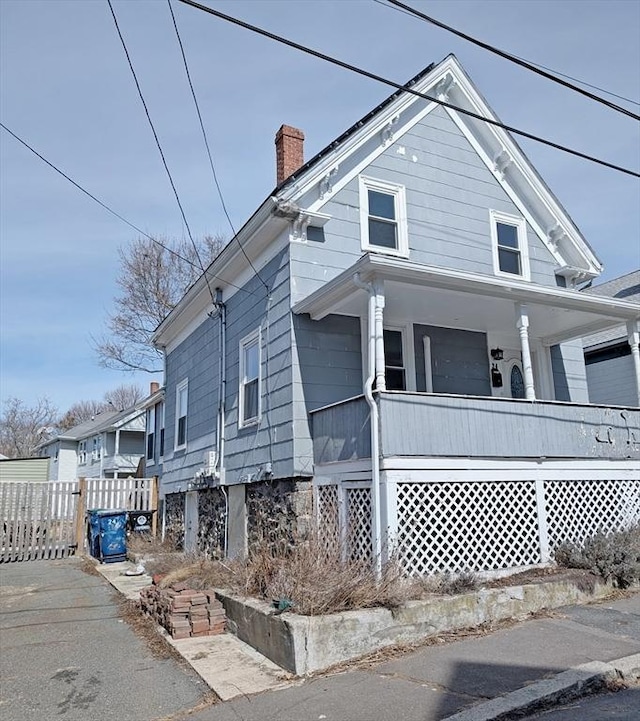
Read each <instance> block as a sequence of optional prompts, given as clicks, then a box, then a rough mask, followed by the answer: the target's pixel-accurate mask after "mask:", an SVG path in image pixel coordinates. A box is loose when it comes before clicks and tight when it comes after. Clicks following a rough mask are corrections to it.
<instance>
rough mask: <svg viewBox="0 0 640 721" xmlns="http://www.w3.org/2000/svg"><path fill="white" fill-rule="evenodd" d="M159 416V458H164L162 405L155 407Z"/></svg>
mask: <svg viewBox="0 0 640 721" xmlns="http://www.w3.org/2000/svg"><path fill="white" fill-rule="evenodd" d="M156 408H157V409H158V413H159V415H160V458H162V457H163V456H164V403H158V405H157V406H156Z"/></svg>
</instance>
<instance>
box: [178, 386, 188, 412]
mask: <svg viewBox="0 0 640 721" xmlns="http://www.w3.org/2000/svg"><path fill="white" fill-rule="evenodd" d="M186 415H187V389H186V388H181V389H180V390H179V391H178V416H186Z"/></svg>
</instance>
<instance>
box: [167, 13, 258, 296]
mask: <svg viewBox="0 0 640 721" xmlns="http://www.w3.org/2000/svg"><path fill="white" fill-rule="evenodd" d="M167 4H168V5H169V12H170V13H171V19H172V20H173V27H174V29H175V31H176V37H177V38H178V45H179V46H180V53H181V54H182V62H183V64H184V69H185V72H186V74H187V80H188V82H189V88H191V96H192V97H193V102H194V105H195V106H196V113H197V114H198V121H199V122H200V129H201V130H202V137H203V139H204V145H205V147H206V149H207V155H208V157H209V165H210V166H211V173H212V174H213V182H214V183H215V186H216V188H217V190H218V196H219V198H220V204H221V205H222V210H223V211H224V214H225V216H226V218H227V220H228V221H229V227H230V228H231V232H232V233H233V239H235V240H236V241H237V243H238V246H239V247H240V250H241V251H242V254H243V255H244V257H245V258H246V259H247V262H248V263H249V265H250V266H251V269H252V270H253V272H254V273H255V274H256V276H257V277H258V279H259V280H260V282H261V283H262V285H263V286H264V287H265V288H266V290H267V292H268V291H269V286H268V285H267V284H266V282H265V281H264V280H263V279H262V276H261V275H260V273H259V272H258V269H257V268H256V267H255V266H254V264H253V262H252V261H251V258H249V256H248V255H247V252H246V250H245V249H244V245H243V244H242V242H241V240H240V238H238V234H237V233H236V229H235V228H234V227H233V223H232V222H231V218H230V216H229V213H228V211H227V206H226V204H225V202H224V196H223V195H222V189H221V188H220V183H219V182H218V175H217V173H216V168H215V164H214V162H213V157H212V155H211V149H210V148H209V140H208V138H207V133H206V131H205V129H204V123H203V121H202V114H201V113H200V105H199V104H198V98H197V97H196V91H195V89H194V87H193V82H192V81H191V73H190V72H189V64H188V63H187V56H186V54H185V52H184V46H183V44H182V38H181V37H180V31H179V30H178V23H177V22H176V16H175V14H174V12H173V5H172V4H171V0H167Z"/></svg>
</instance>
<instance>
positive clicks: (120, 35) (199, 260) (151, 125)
mask: <svg viewBox="0 0 640 721" xmlns="http://www.w3.org/2000/svg"><path fill="white" fill-rule="evenodd" d="M107 4H108V5H109V10H111V16H112V17H113V22H114V23H115V26H116V31H117V32H118V37H119V38H120V42H121V43H122V49H123V50H124V54H125V55H126V57H127V62H128V63H129V69H130V70H131V74H132V75H133V80H134V82H135V84H136V88H137V90H138V95H139V96H140V100H141V101H142V106H143V107H144V112H145V115H146V116H147V120H148V121H149V126H150V127H151V132H152V133H153V137H154V138H155V141H156V145H157V146H158V151H159V153H160V157H161V158H162V164H163V165H164V169H165V170H166V171H167V177H168V178H169V183H170V184H171V188H172V190H173V194H174V195H175V198H176V202H177V203H178V208H180V214H181V215H182V220H183V222H184V225H185V228H186V229H187V235H188V236H189V240H190V241H191V245H193V250H194V251H195V254H196V258H197V259H198V263H199V264H200V269H201V270H202V273H203V274H204V277H205V281H206V283H207V288H208V289H209V295H210V296H211V300H212V302H214V303H215V296H214V295H213V290H212V289H211V284H210V283H209V278H207V274H206V272H205V268H204V265H203V263H202V258H201V257H200V253H199V251H198V246H197V245H196V242H195V241H194V239H193V235H192V234H191V228H190V227H189V223H188V222H187V216H186V215H185V212H184V208H183V207H182V203H181V202H180V196H179V195H178V190H177V188H176V186H175V183H174V182H173V177H172V176H171V171H170V170H169V166H168V165H167V161H166V158H165V157H164V152H163V151H162V145H160V139H159V138H158V133H157V132H156V129H155V126H154V125H153V121H152V120H151V115H150V113H149V108H148V107H147V103H146V102H145V99H144V95H143V94H142V88H141V87H140V83H139V82H138V77H137V75H136V71H135V70H134V68H133V63H132V62H131V56H130V55H129V51H128V50H127V44H126V43H125V41H124V37H123V36H122V33H121V32H120V26H119V25H118V19H117V18H116V13H115V11H114V9H113V5H112V4H111V0H107Z"/></svg>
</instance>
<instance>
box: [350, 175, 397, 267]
mask: <svg viewBox="0 0 640 721" xmlns="http://www.w3.org/2000/svg"><path fill="white" fill-rule="evenodd" d="M360 232H361V241H362V250H363V251H367V252H377V253H388V254H390V255H400V256H404V257H406V256H408V255H409V241H408V235H407V217H406V201H405V192H404V186H402V185H395V184H393V183H385V182H383V181H380V180H373V179H371V178H364V177H362V176H361V177H360Z"/></svg>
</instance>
